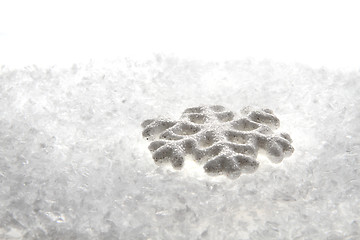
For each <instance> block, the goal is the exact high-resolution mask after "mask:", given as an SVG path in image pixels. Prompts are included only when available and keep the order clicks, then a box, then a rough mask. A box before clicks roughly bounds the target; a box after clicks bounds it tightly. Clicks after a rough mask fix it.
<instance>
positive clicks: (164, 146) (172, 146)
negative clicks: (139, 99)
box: [141, 105, 294, 178]
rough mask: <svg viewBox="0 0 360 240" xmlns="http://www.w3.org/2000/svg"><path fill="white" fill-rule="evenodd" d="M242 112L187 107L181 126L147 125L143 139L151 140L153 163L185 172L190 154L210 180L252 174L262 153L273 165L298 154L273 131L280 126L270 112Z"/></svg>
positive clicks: (161, 121) (153, 122) (168, 123)
mask: <svg viewBox="0 0 360 240" xmlns="http://www.w3.org/2000/svg"><path fill="white" fill-rule="evenodd" d="M241 113H242V116H241V117H238V118H236V116H235V114H234V113H233V112H232V111H228V110H226V109H225V108H224V107H223V106H219V105H214V106H201V107H194V108H188V109H186V110H185V111H184V112H183V114H182V116H181V118H180V120H179V121H172V120H169V119H149V120H146V121H144V122H143V123H142V124H141V126H142V127H143V128H144V130H143V133H142V134H143V137H144V138H146V139H147V140H150V141H152V142H151V144H150V145H149V150H150V151H151V152H152V154H153V155H152V156H153V159H154V161H155V163H157V164H163V163H171V165H172V166H173V167H174V168H175V169H181V168H182V166H183V165H184V158H185V156H186V155H190V156H192V157H193V158H194V159H195V161H196V162H198V163H200V164H204V169H205V172H207V173H208V174H209V175H221V174H224V175H226V176H227V177H229V178H237V177H239V176H240V175H241V173H251V172H254V171H255V170H256V169H257V167H258V166H259V162H258V161H256V158H257V155H258V151H259V149H264V150H265V152H266V155H267V157H268V158H269V159H270V160H271V161H272V162H274V163H279V162H281V161H282V160H283V159H284V157H289V156H290V155H291V154H292V153H293V152H294V148H293V147H292V146H291V142H292V140H291V138H290V136H289V134H287V133H279V134H276V133H274V132H273V130H275V129H277V128H278V127H279V126H280V121H279V119H278V118H277V117H276V116H275V115H274V113H273V112H272V111H271V110H270V109H252V108H250V107H246V108H244V109H243V110H242V111H241Z"/></svg>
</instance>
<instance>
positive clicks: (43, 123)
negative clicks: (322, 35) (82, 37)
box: [0, 56, 360, 240]
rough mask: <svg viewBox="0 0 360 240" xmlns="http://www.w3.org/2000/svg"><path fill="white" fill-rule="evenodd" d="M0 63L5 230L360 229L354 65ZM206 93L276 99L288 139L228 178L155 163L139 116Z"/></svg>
mask: <svg viewBox="0 0 360 240" xmlns="http://www.w3.org/2000/svg"><path fill="white" fill-rule="evenodd" d="M0 71H1V73H0V239H262V240H263V239H332V240H334V239H359V238H360V208H359V206H360V177H359V176H360V160H359V153H360V124H359V122H360V108H359V105H360V95H359V92H360V73H359V72H340V71H330V70H326V69H311V68H308V67H305V66H301V65H285V64H278V63H273V62H269V61H263V62H254V61H229V62H202V61H195V60H182V59H178V58H175V57H166V56H156V57H155V58H154V59H149V60H147V61H134V60H131V59H128V60H119V61H113V62H107V63H105V64H100V63H96V62H92V63H89V64H86V65H83V64H77V65H73V66H72V67H69V68H58V67H53V68H48V69H44V68H39V67H36V66H30V67H26V68H22V69H8V68H6V67H2V68H0ZM214 103H216V104H219V105H223V106H226V107H227V108H229V109H232V110H235V111H237V110H238V109H241V108H242V107H243V106H257V107H262V108H268V109H272V110H273V111H274V113H276V116H277V117H278V118H279V119H281V129H284V130H285V131H286V132H287V133H289V135H290V136H291V138H292V140H293V142H292V146H293V147H294V149H295V151H294V152H293V154H292V155H291V157H290V158H287V159H286V160H284V161H282V163H281V164H276V165H275V164H273V163H272V162H270V161H267V160H266V157H264V158H265V160H264V159H263V157H262V156H260V155H259V156H258V158H257V160H258V161H259V162H260V163H261V164H260V165H259V167H258V169H257V171H255V172H254V173H252V174H243V175H241V176H240V177H239V178H237V179H235V180H230V179H228V178H227V177H225V176H219V177H216V178H214V177H211V176H208V175H206V174H197V173H196V171H195V172H194V173H192V172H190V171H176V170H174V169H172V168H167V167H159V166H157V165H156V164H154V163H153V160H152V159H151V157H150V156H149V152H148V150H147V143H146V141H144V140H143V138H142V136H141V132H142V130H143V129H142V128H141V126H139V123H141V122H142V121H143V120H144V119H149V118H153V117H158V116H167V117H169V118H170V119H177V117H178V116H177V114H179V112H181V111H182V110H183V109H186V108H187V107H188V106H199V105H203V106H205V105H212V104H214ZM188 163H189V164H190V165H188V166H187V164H188ZM186 167H187V168H191V169H192V166H191V161H185V166H184V168H186ZM195 169H196V168H195ZM199 169H201V168H199ZM187 172H189V173H187ZM185 173H186V174H185ZM188 174H192V175H191V176H192V177H189V176H188Z"/></svg>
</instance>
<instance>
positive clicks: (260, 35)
mask: <svg viewBox="0 0 360 240" xmlns="http://www.w3.org/2000/svg"><path fill="white" fill-rule="evenodd" d="M359 23H360V14H359V3H358V1H228V0H223V1H208V0H207V1H201V0H198V1H184V0H182V1H161V0H155V1H137V0H135V1H134V0H132V1H42V0H34V1H21V0H20V1H19V0H11V1H7V0H5V1H4V0H3V1H1V2H0V65H7V66H23V65H27V64H38V65H52V64H71V63H73V62H79V61H85V62H86V61H88V60H90V59H93V60H94V59H104V58H110V59H113V58H123V57H132V58H135V57H140V58H143V57H148V56H151V55H152V54H153V53H165V54H173V55H175V56H179V57H184V58H195V59H205V60H232V59H244V58H248V57H250V58H254V59H257V60H261V59H264V58H266V59H271V60H275V61H279V62H288V63H293V62H298V63H302V64H305V65H309V66H311V67H316V68H317V67H326V68H331V69H346V70H359V67H360V65H359V63H360V47H359V43H360V35H359V34H358V33H359Z"/></svg>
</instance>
